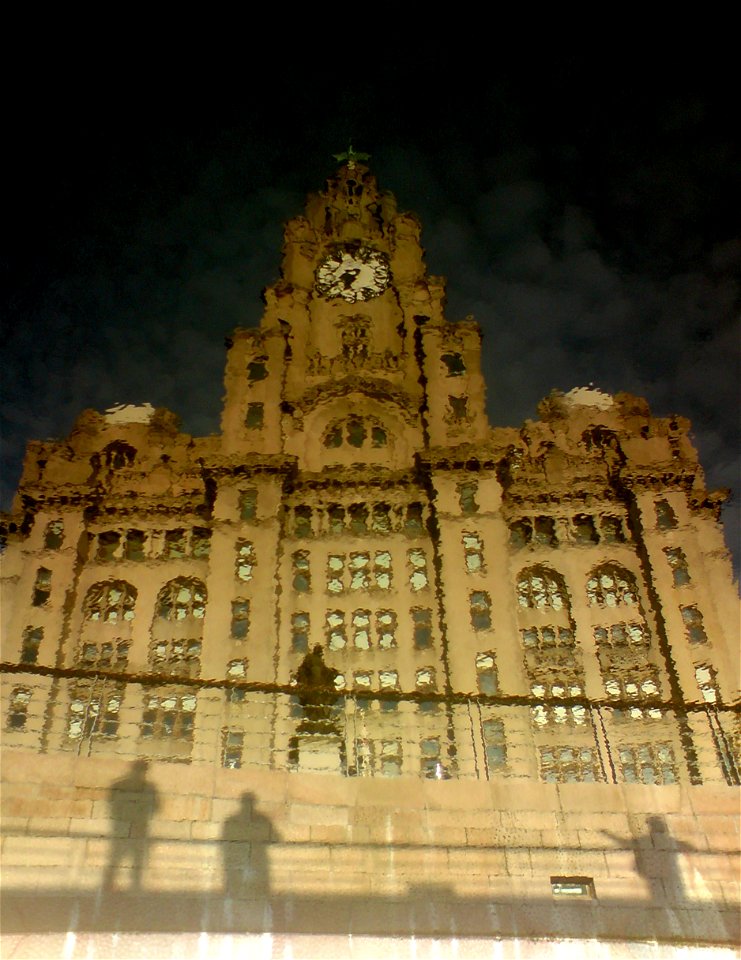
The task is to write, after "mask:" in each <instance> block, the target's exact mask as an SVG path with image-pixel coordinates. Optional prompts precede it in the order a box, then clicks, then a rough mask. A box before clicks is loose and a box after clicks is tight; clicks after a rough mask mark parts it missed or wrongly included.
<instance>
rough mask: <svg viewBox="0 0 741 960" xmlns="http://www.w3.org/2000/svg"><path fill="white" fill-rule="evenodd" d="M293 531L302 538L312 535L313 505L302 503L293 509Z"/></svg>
mask: <svg viewBox="0 0 741 960" xmlns="http://www.w3.org/2000/svg"><path fill="white" fill-rule="evenodd" d="M293 533H294V536H296V537H301V538H302V539H303V538H305V537H310V536H311V535H312V533H313V530H312V527H311V507H307V506H304V505H303V504H302V505H301V506H298V507H296V509H295V510H294V511H293Z"/></svg>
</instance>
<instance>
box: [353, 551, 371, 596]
mask: <svg viewBox="0 0 741 960" xmlns="http://www.w3.org/2000/svg"><path fill="white" fill-rule="evenodd" d="M348 568H349V571H350V589H351V590H367V589H368V588H369V587H370V554H368V553H351V554H350V562H349V563H348Z"/></svg>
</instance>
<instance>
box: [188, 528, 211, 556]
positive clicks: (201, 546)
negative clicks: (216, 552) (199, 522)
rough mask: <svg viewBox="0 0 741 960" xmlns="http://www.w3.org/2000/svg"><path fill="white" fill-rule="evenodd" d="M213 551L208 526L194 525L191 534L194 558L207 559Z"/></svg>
mask: <svg viewBox="0 0 741 960" xmlns="http://www.w3.org/2000/svg"><path fill="white" fill-rule="evenodd" d="M210 552H211V531H210V530H209V529H207V528H206V527H193V531H192V533H191V536H190V554H191V556H192V557H193V559H194V560H206V559H208V555H209V553H210Z"/></svg>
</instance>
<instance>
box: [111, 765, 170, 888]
mask: <svg viewBox="0 0 741 960" xmlns="http://www.w3.org/2000/svg"><path fill="white" fill-rule="evenodd" d="M147 767H148V763H147V761H146V760H136V761H135V762H134V763H133V764H132V766H131V770H130V771H129V773H127V774H126V776H124V777H121V779H120V780H116V782H115V783H113V784H111V787H110V789H109V791H108V806H109V809H110V818H111V848H110V853H109V855H108V864H107V866H106V870H105V875H104V877H103V888H104V889H105V890H112V889H113V888H114V883H115V880H116V874H117V873H118V872H119V870H120V868H121V867H122V866H123V864H124V863H125V862H126V861H130V862H131V889H133V890H140V889H141V880H142V872H143V870H144V866H145V864H146V861H147V855H148V846H149V826H150V822H151V820H152V817H153V816H154V814H155V813H156V811H157V808H158V807H159V797H158V794H157V790H156V789H155V787H154V784H152V783H150V782H149V781H148V780H147Z"/></svg>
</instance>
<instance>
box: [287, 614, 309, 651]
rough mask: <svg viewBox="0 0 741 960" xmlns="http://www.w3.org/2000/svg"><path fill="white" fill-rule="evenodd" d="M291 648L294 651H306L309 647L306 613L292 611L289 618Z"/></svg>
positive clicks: (307, 615)
mask: <svg viewBox="0 0 741 960" xmlns="http://www.w3.org/2000/svg"><path fill="white" fill-rule="evenodd" d="M291 649H292V650H293V651H294V653H306V651H307V650H308V649H309V614H308V613H294V615H293V617H292V618H291Z"/></svg>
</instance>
